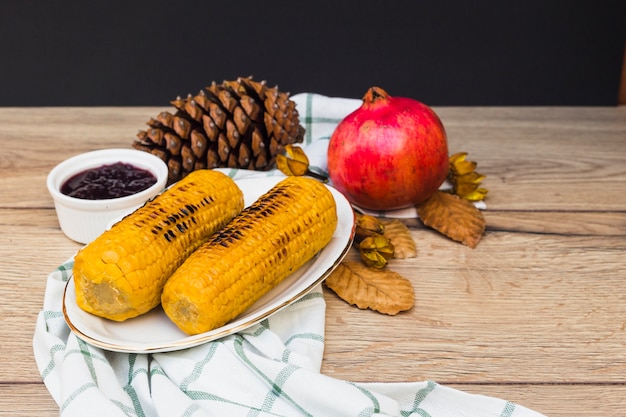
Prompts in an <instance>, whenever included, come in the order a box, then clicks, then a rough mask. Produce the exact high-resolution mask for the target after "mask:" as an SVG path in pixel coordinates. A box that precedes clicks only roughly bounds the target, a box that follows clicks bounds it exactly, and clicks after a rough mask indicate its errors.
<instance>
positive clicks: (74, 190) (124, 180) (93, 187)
mask: <svg viewBox="0 0 626 417" xmlns="http://www.w3.org/2000/svg"><path fill="white" fill-rule="evenodd" d="M156 182H157V179H156V177H155V176H154V175H153V174H152V173H151V172H149V171H147V170H145V169H142V168H137V167H136V166H133V165H131V164H128V163H123V162H117V163H114V164H110V165H102V166H100V167H97V168H91V169H87V170H85V171H82V172H79V173H78V174H76V175H74V176H72V177H70V178H69V179H68V180H67V181H65V182H64V183H63V185H62V186H61V193H63V194H65V195H68V196H70V197H75V198H81V199H83V200H107V199H111V198H119V197H125V196H128V195H132V194H137V193H138V192H140V191H143V190H145V189H147V188H150V187H151V186H152V185H153V184H155V183H156Z"/></svg>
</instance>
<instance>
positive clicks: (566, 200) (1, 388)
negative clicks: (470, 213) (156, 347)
mask: <svg viewBox="0 0 626 417" xmlns="http://www.w3.org/2000/svg"><path fill="white" fill-rule="evenodd" d="M161 110H162V109H159V108H121V107H120V108H0V144H1V147H2V148H1V152H0V190H1V194H0V222H1V227H2V232H1V233H0V259H1V262H2V270H3V273H2V275H1V276H0V299H1V300H2V301H1V302H0V335H1V336H0V337H1V338H2V348H3V352H2V355H0V415H11V416H29V417H31V416H54V415H58V407H57V406H56V404H55V403H54V401H53V400H52V398H51V397H50V395H49V394H48V392H47V390H46V388H45V386H44V385H43V383H42V382H41V378H40V376H39V373H38V371H37V369H36V366H35V362H34V359H33V353H32V337H33V332H34V326H35V318H36V315H37V313H38V312H39V310H40V309H41V307H42V302H43V294H44V290H45V283H46V277H47V275H48V274H49V273H50V272H52V271H53V270H54V269H55V268H56V267H57V266H58V265H59V264H61V263H62V262H64V261H65V260H66V259H68V258H69V257H71V256H73V254H74V253H75V251H76V250H77V249H78V248H79V245H78V244H76V243H74V242H72V241H70V240H69V239H68V238H66V237H65V235H63V233H62V232H61V231H60V229H59V226H58V223H57V219H56V214H55V211H54V208H53V205H52V199H51V197H50V196H49V194H48V192H47V190H46V175H47V174H48V172H49V171H50V170H51V169H52V168H53V167H54V166H55V165H56V164H57V163H59V162H60V161H62V160H63V159H65V158H67V157H69V156H71V155H74V154H77V153H80V152H84V151H89V150H94V149H101V148H111V147H130V143H131V142H132V140H133V139H134V136H135V134H136V132H137V131H138V130H140V129H143V128H144V126H145V122H146V121H147V120H148V119H149V118H150V117H152V116H156V115H157V114H158V112H159V111H161ZM435 110H436V111H437V112H438V114H439V115H440V116H441V118H442V120H443V122H444V124H445V126H446V129H447V131H448V136H449V145H450V151H451V152H456V151H467V152H469V157H470V159H472V160H475V161H478V164H479V165H478V171H479V172H481V173H484V174H486V175H487V178H486V180H485V181H484V185H485V186H486V187H487V188H488V189H489V195H488V199H487V204H488V209H487V210H486V211H485V212H484V215H485V218H486V221H487V230H486V232H485V235H484V237H483V239H482V240H481V242H480V244H479V245H478V247H477V248H476V249H470V248H467V247H465V246H463V245H460V244H458V243H455V242H452V241H450V240H448V239H446V238H444V237H442V236H441V235H439V234H437V233H435V232H433V231H431V230H429V229H426V228H424V227H423V226H421V225H420V224H419V223H418V222H417V221H414V222H412V223H411V224H412V226H411V232H412V234H413V237H414V239H415V241H416V243H417V248H418V251H419V254H418V257H417V258H415V259H410V260H405V261H395V262H394V263H393V269H394V270H396V271H397V272H400V273H401V274H403V275H404V276H406V277H408V278H410V279H411V281H412V282H413V285H414V287H415V293H416V305H415V307H414V308H413V309H412V310H411V311H410V312H408V313H406V314H400V315H398V316H395V317H389V316H383V315H380V314H378V313H375V312H372V311H361V310H358V309H356V308H355V307H351V306H349V305H347V304H346V303H344V302H343V301H341V300H339V299H338V298H337V297H336V296H335V295H334V294H333V293H330V292H328V291H327V292H326V299H327V303H328V309H327V333H326V349H325V354H324V362H323V365H322V372H323V373H325V374H328V375H330V376H333V377H337V378H342V379H348V380H352V381H388V382H395V381H416V380H424V379H431V380H434V381H437V382H439V383H441V384H443V385H448V386H451V387H455V388H459V389H461V390H464V391H467V392H471V393H480V394H486V395H491V396H497V397H500V398H504V399H507V400H510V401H514V402H517V403H519V404H522V405H524V406H527V407H529V408H532V409H534V410H536V411H539V412H541V413H544V414H546V415H548V416H553V417H557V416H586V417H589V416H618V415H624V413H625V411H624V410H626V107H624V106H621V107H614V108H577V107H570V108H559V107H555V108H515V107H511V108H498V107H483V108H460V107H442V108H435Z"/></svg>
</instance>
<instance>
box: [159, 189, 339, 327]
mask: <svg viewBox="0 0 626 417" xmlns="http://www.w3.org/2000/svg"><path fill="white" fill-rule="evenodd" d="M336 227H337V211H336V206H335V200H334V198H333V196H332V194H331V192H330V191H329V190H328V189H327V188H326V186H324V185H323V184H321V183H320V182H318V181H316V180H313V179H311V178H306V177H287V178H286V179H284V180H282V181H281V182H280V183H278V184H277V185H276V186H274V188H272V189H271V190H270V191H268V192H267V193H266V194H264V195H263V196H261V197H260V198H259V199H258V200H257V201H256V202H255V203H253V204H252V205H251V206H249V207H247V208H245V209H244V210H243V211H242V212H241V214H240V215H238V216H237V217H235V218H234V219H233V220H232V221H231V222H230V223H229V224H228V225H227V226H226V227H225V228H224V229H222V230H221V231H219V232H218V233H216V234H215V235H213V236H212V237H211V239H209V241H208V242H207V243H205V244H204V245H202V246H201V247H200V248H199V249H198V250H197V251H196V252H194V253H193V254H192V255H191V256H190V257H189V259H187V261H185V262H184V263H183V265H181V267H180V268H179V269H178V270H177V271H176V272H175V273H174V274H173V275H172V276H171V277H170V279H169V280H168V282H167V283H166V284H165V288H164V289H163V294H162V296H161V304H162V306H163V310H164V311H165V313H166V314H167V315H168V317H169V318H170V319H171V320H172V321H173V322H174V323H175V324H176V325H177V326H178V327H179V328H180V329H181V330H183V331H184V332H185V333H187V334H190V335H192V334H198V333H203V332H206V331H209V330H212V329H215V328H217V327H220V326H222V325H224V324H226V323H227V322H229V321H230V320H232V319H234V318H235V317H237V316H238V315H239V314H241V313H242V312H244V311H245V310H246V309H247V308H248V307H250V306H252V304H254V303H255V302H256V301H257V300H258V299H259V298H260V297H261V296H262V295H263V294H265V293H266V292H268V291H269V290H270V289H272V288H273V287H274V286H276V285H277V284H278V283H279V282H281V281H282V280H283V279H284V278H286V277H287V276H288V275H290V274H291V273H292V272H294V271H295V270H296V269H298V268H300V267H301V266H302V265H304V264H305V263H306V262H307V261H309V260H310V259H311V258H313V256H315V254H317V252H319V251H320V250H321V249H322V248H324V246H326V245H327V244H328V242H329V241H330V239H331V238H332V236H333V234H334V232H335V228H336Z"/></svg>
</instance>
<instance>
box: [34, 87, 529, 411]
mask: <svg viewBox="0 0 626 417" xmlns="http://www.w3.org/2000/svg"><path fill="white" fill-rule="evenodd" d="M293 99H294V100H295V101H296V102H297V103H298V109H299V111H300V113H301V118H302V123H303V125H304V127H305V128H306V129H307V134H306V138H305V143H304V146H305V147H306V150H307V154H309V157H310V158H311V160H312V161H311V162H312V168H313V169H318V170H320V171H324V170H325V164H324V158H323V154H324V151H323V149H325V145H324V142H326V143H327V141H328V138H329V137H330V134H331V133H332V130H333V128H334V126H335V125H336V124H337V123H338V122H339V120H341V119H342V118H343V117H344V116H345V115H347V114H348V113H349V112H351V111H352V110H354V109H356V108H357V107H358V106H359V105H360V100H350V99H341V98H328V97H323V96H320V95H315V94H300V95H297V96H294V97H293ZM315 150H318V151H320V150H321V151H320V152H314V151H315ZM314 155H317V156H318V157H316V156H314ZM226 171H228V173H229V175H231V176H233V177H234V178H243V177H249V176H252V175H280V173H278V172H276V171H271V172H268V173H263V174H260V173H256V172H245V171H237V170H226ZM72 266H73V258H71V259H69V260H67V261H66V262H65V263H63V264H62V265H61V266H60V267H59V268H58V269H57V270H55V271H53V272H51V273H50V275H49V276H48V278H47V284H46V292H45V295H44V303H43V309H42V310H41V312H40V313H39V315H38V317H37V323H36V328H35V334H34V337H33V350H34V355H35V360H36V364H37V367H38V369H39V371H40V373H41V376H42V379H43V381H44V383H45V385H46V387H47V388H48V390H49V391H50V394H51V395H52V397H53V398H54V400H55V401H56V402H57V404H58V405H59V408H60V415H61V416H62V417H69V416H80V417H83V416H94V417H97V416H103V417H105V416H106V417H204V416H229V417H238V416H242V417H243V416H248V417H250V416H259V417H270V416H271V417H281V416H282V417H292V416H293V417H299V416H314V417H317V416H320V417H326V416H328V417H330V416H332V417H343V416H345V417H348V416H354V417H365V416H380V417H383V416H394V417H401V416H402V417H407V416H422V417H424V416H428V417H452V416H458V417H492V416H493V417H504V416H506V417H539V416H541V414H539V413H537V412H534V411H532V410H530V409H528V408H525V407H523V406H521V405H518V404H514V403H512V402H509V401H506V400H502V399H498V398H493V397H488V396H483V395H476V394H469V393H465V392H462V391H459V390H456V389H452V388H449V387H445V386H442V385H439V384H437V383H436V382H434V381H406V382H397V383H361V382H359V381H345V380H340V379H336V378H333V377H330V376H327V375H324V374H322V373H321V372H320V369H321V364H322V357H323V351H324V328H325V313H326V304H325V300H324V295H323V292H322V290H321V287H320V286H319V285H318V286H317V287H316V288H314V289H313V290H312V291H310V292H309V293H308V294H307V295H305V296H304V297H302V298H301V299H299V300H298V301H296V302H294V303H293V304H291V305H290V306H288V307H285V308H284V309H282V310H280V311H279V312H277V313H275V314H274V315H272V316H270V317H269V318H267V319H265V320H263V321H261V322H260V323H258V324H255V325H254V326H252V327H250V328H248V329H246V330H244V331H240V332H239V333H236V334H233V335H230V336H226V337H224V338H222V339H219V340H216V341H212V342H208V343H205V344H203V345H200V346H196V347H192V348H188V349H185V350H179V351H173V352H166V353H150V354H136V353H120V352H110V351H106V350H103V349H100V348H98V347H94V346H92V345H90V344H88V343H86V342H84V341H83V340H81V339H80V338H78V337H77V336H75V335H74V334H73V333H72V332H71V331H70V329H69V327H68V326H67V324H66V322H65V319H64V316H63V310H62V299H63V292H64V289H65V285H66V283H67V281H68V280H69V278H70V276H71V271H72ZM368 379H371V376H370V378H368Z"/></svg>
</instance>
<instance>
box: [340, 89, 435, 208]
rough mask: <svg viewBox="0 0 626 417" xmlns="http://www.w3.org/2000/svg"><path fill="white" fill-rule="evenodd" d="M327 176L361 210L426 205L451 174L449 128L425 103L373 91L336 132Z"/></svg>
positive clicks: (371, 90) (369, 91) (379, 90)
mask: <svg viewBox="0 0 626 417" xmlns="http://www.w3.org/2000/svg"><path fill="white" fill-rule="evenodd" d="M328 172H329V176H330V180H331V182H332V184H333V186H334V187H335V188H337V189H338V190H339V191H341V192H342V193H343V194H344V195H345V196H346V198H347V199H348V200H349V201H350V202H351V203H352V204H355V205H357V206H359V207H362V208H365V209H371V210H393V209H399V208H404V207H409V206H411V205H415V204H418V203H421V202H422V201H424V200H426V199H427V198H428V197H430V196H431V195H432V194H433V193H434V192H435V191H437V189H438V188H439V187H440V186H441V184H442V183H443V181H444V180H445V179H446V176H447V175H448V143H447V137H446V132H445V129H444V127H443V124H442V123H441V120H440V119H439V117H438V116H437V115H436V114H435V112H434V111H433V110H432V109H431V108H430V107H428V106H426V105H425V104H423V103H420V102H419V101H417V100H413V99H411V98H405V97H392V96H390V95H389V94H387V93H386V92H385V91H384V90H383V89H381V88H379V87H372V88H370V89H369V90H368V91H367V93H366V94H365V96H364V97H363V104H362V105H361V107H360V108H358V109H357V110H355V111H354V112H352V113H351V114H349V115H348V116H346V117H345V119H343V120H342V121H341V122H340V123H339V124H338V125H337V127H336V129H335V131H334V132H333V134H332V136H331V138H330V143H329V145H328Z"/></svg>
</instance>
